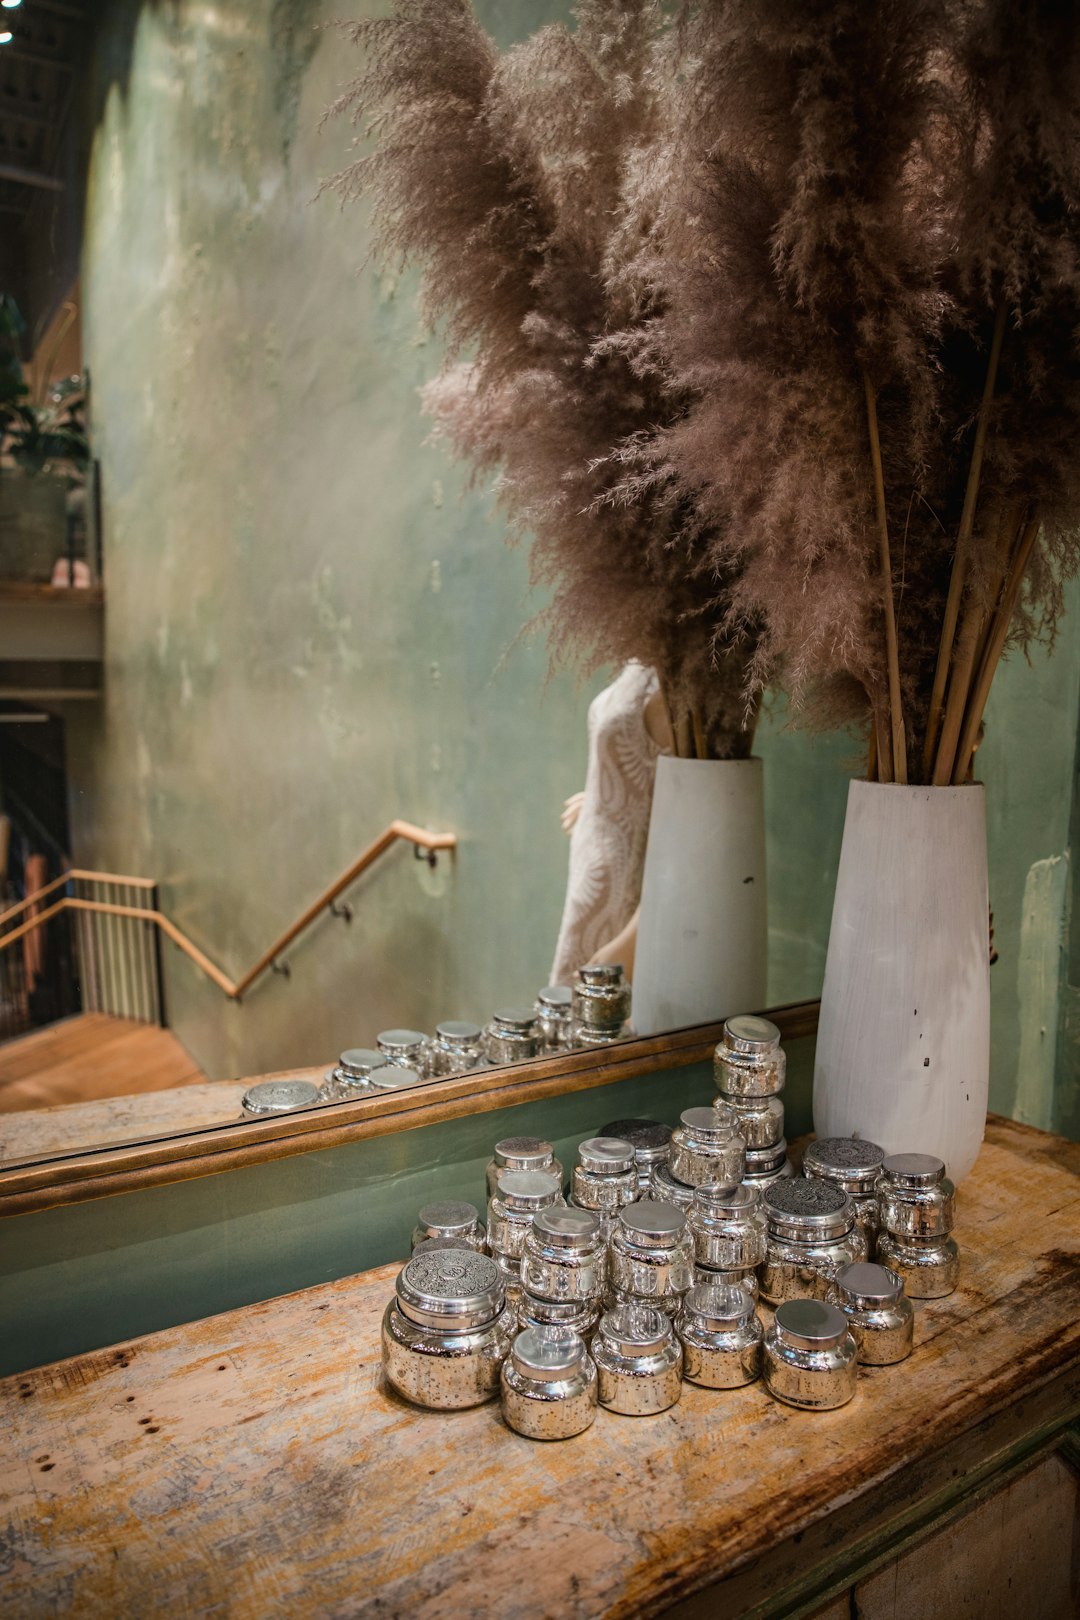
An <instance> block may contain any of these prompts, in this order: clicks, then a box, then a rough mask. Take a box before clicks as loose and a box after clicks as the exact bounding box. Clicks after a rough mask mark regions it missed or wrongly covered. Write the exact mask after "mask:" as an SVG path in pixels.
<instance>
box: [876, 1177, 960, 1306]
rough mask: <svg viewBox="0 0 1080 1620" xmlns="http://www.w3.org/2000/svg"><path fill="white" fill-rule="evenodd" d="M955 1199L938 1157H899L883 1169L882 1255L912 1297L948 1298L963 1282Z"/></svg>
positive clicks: (879, 1247) (879, 1253)
mask: <svg viewBox="0 0 1080 1620" xmlns="http://www.w3.org/2000/svg"><path fill="white" fill-rule="evenodd" d="M954 1199H955V1189H954V1188H953V1184H952V1182H951V1181H950V1180H949V1179H948V1177H947V1176H946V1174H945V1166H944V1164H943V1163H942V1161H941V1160H940V1159H939V1158H936V1157H935V1156H934V1155H933V1154H929V1153H896V1154H892V1155H890V1156H889V1158H887V1159H886V1160H885V1162H884V1164H883V1165H882V1167H881V1183H880V1185H879V1187H878V1200H879V1208H880V1212H881V1224H882V1227H883V1228H884V1230H883V1231H882V1232H881V1233H880V1234H879V1236H878V1241H877V1257H878V1259H879V1260H880V1261H881V1263H882V1265H885V1266H889V1267H890V1268H891V1269H892V1270H893V1271H895V1272H897V1273H898V1274H899V1275H900V1277H901V1278H902V1279H903V1283H904V1288H905V1289H906V1291H907V1293H908V1295H909V1296H910V1297H911V1298H912V1299H943V1298H944V1297H945V1295H946V1294H951V1293H952V1292H953V1290H954V1289H955V1288H956V1285H957V1283H958V1282H959V1280H960V1251H959V1249H958V1248H957V1246H956V1244H955V1242H954V1241H953V1239H952V1238H951V1237H950V1236H949V1233H950V1232H951V1231H952V1227H953V1220H954V1215H955V1211H954Z"/></svg>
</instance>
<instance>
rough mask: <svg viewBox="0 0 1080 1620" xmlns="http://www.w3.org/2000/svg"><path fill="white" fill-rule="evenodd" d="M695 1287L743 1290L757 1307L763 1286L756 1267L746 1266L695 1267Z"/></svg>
mask: <svg viewBox="0 0 1080 1620" xmlns="http://www.w3.org/2000/svg"><path fill="white" fill-rule="evenodd" d="M694 1287H695V1288H741V1289H742V1290H743V1293H745V1294H749V1296H750V1298H751V1299H752V1300H753V1301H754V1304H755V1305H756V1304H757V1302H758V1299H759V1297H760V1295H761V1284H760V1282H759V1281H758V1274H757V1267H756V1266H744V1267H742V1268H741V1269H740V1268H730V1267H727V1266H703V1265H700V1264H698V1265H695V1267H694Z"/></svg>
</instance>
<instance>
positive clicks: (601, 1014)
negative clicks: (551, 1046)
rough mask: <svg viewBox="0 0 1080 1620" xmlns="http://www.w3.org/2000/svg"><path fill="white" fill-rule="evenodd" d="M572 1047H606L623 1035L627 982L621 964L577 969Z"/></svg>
mask: <svg viewBox="0 0 1080 1620" xmlns="http://www.w3.org/2000/svg"><path fill="white" fill-rule="evenodd" d="M572 1008H573V1022H574V1028H573V1041H574V1045H575V1046H585V1047H588V1046H607V1045H609V1044H610V1043H611V1042H612V1041H617V1040H619V1039H620V1037H621V1036H622V1035H624V1034H625V1033H626V1023H627V1019H628V1018H629V1017H630V981H629V979H627V977H626V974H625V973H624V972H623V969H622V965H621V963H602V964H600V963H598V964H596V965H595V966H591V967H583V968H579V969H578V972H577V977H576V978H575V980H574V987H573V996H572Z"/></svg>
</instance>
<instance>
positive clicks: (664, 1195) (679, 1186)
mask: <svg viewBox="0 0 1080 1620" xmlns="http://www.w3.org/2000/svg"><path fill="white" fill-rule="evenodd" d="M650 1196H651V1197H652V1198H653V1199H655V1200H656V1202H657V1203H659V1204H674V1205H675V1206H676V1208H678V1209H683V1210H688V1209H689V1208H690V1205H691V1204H692V1203H693V1202H694V1189H693V1187H688V1186H687V1185H686V1182H685V1181H679V1180H678V1179H677V1177H675V1176H673V1175H672V1173H671V1166H670V1164H668V1163H667V1162H666V1160H665V1162H664V1163H663V1164H657V1165H654V1166H653V1173H652V1181H651V1184H650Z"/></svg>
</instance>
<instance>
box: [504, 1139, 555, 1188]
mask: <svg viewBox="0 0 1080 1620" xmlns="http://www.w3.org/2000/svg"><path fill="white" fill-rule="evenodd" d="M504 1170H543V1171H545V1172H546V1173H547V1174H548V1175H552V1176H554V1177H555V1178H556V1180H557V1181H558V1183H559V1186H560V1187H561V1186H562V1183H563V1167H562V1165H561V1164H560V1163H559V1161H558V1159H557V1158H556V1157H555V1149H554V1148H553V1147H552V1145H551V1143H550V1142H545V1141H544V1139H543V1137H542V1136H504V1137H503V1138H502V1139H501V1141H498V1142H496V1144H495V1151H494V1152H493V1153H492V1155H491V1158H490V1159H489V1160H488V1163H487V1169H486V1171H485V1176H486V1178H487V1195H488V1197H489V1198H490V1197H491V1195H492V1193H493V1192H494V1191H495V1189H496V1187H497V1186H498V1185H499V1177H500V1176H501V1175H502V1173H503V1171H504Z"/></svg>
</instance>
